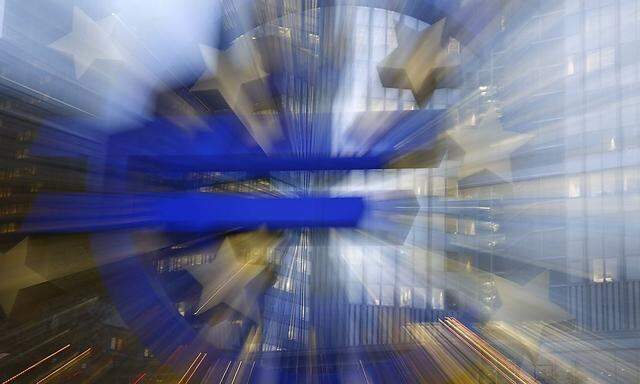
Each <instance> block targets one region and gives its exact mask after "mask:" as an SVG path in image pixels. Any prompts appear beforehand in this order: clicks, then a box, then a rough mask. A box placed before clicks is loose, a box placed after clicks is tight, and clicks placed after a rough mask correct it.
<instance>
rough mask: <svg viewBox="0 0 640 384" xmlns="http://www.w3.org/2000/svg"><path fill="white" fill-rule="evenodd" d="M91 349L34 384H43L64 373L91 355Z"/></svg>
mask: <svg viewBox="0 0 640 384" xmlns="http://www.w3.org/2000/svg"><path fill="white" fill-rule="evenodd" d="M92 349H93V348H91V347H89V348H87V349H86V350H85V351H84V352H82V353H81V354H79V355H78V356H76V357H74V358H72V359H71V360H69V361H67V362H66V363H65V364H63V365H62V366H60V367H58V368H57V369H55V370H54V371H53V372H51V373H50V374H48V375H47V376H45V377H43V378H42V379H40V380H38V382H37V383H36V384H40V383H44V382H45V381H47V380H49V379H50V378H52V377H53V376H55V375H57V374H58V373H60V372H62V371H64V370H65V369H67V368H69V367H71V366H73V365H74V364H76V363H77V362H78V361H80V360H82V359H83V358H85V357H87V356H88V355H89V354H91V350H92Z"/></svg>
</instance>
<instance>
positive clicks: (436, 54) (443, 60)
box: [378, 19, 457, 105]
mask: <svg viewBox="0 0 640 384" xmlns="http://www.w3.org/2000/svg"><path fill="white" fill-rule="evenodd" d="M444 26H445V19H441V20H439V21H438V22H436V23H435V24H433V25H432V26H430V27H428V28H426V29H424V30H423V31H417V30H414V29H412V28H409V27H407V26H406V25H404V24H403V23H400V24H398V26H397V27H396V35H397V37H398V47H397V48H396V49H394V50H393V51H392V52H391V53H390V54H389V55H388V56H387V57H386V58H385V59H384V60H383V61H382V62H381V63H380V64H378V74H379V75H380V80H381V81H382V85H383V86H384V87H387V88H402V89H411V91H412V92H413V96H414V97H415V99H416V101H417V102H418V104H420V105H423V104H424V103H425V102H426V101H427V100H428V99H429V97H431V95H432V94H433V91H435V89H436V86H437V84H438V82H439V81H440V80H441V79H442V78H443V77H444V75H445V74H446V73H447V71H448V70H449V69H450V68H451V67H453V66H455V65H457V62H456V60H455V58H454V56H452V55H450V54H449V53H448V52H447V50H446V49H443V48H442V34H443V32H444Z"/></svg>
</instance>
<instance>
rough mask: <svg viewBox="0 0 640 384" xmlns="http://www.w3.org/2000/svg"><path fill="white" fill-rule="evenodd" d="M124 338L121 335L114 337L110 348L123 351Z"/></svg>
mask: <svg viewBox="0 0 640 384" xmlns="http://www.w3.org/2000/svg"><path fill="white" fill-rule="evenodd" d="M123 343H124V342H123V340H122V339H121V338H119V337H115V336H114V337H112V338H111V342H110V343H109V349H111V350H112V351H122V346H123Z"/></svg>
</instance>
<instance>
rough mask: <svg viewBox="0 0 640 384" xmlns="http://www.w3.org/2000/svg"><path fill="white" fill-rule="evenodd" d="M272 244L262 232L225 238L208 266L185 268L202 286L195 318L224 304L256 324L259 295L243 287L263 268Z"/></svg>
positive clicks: (258, 317)
mask: <svg viewBox="0 0 640 384" xmlns="http://www.w3.org/2000/svg"><path fill="white" fill-rule="evenodd" d="M273 241H274V237H273V236H272V235H269V234H266V232H257V233H253V234H244V235H237V236H234V237H227V238H226V239H225V240H224V241H223V242H222V245H221V246H220V248H219V249H218V252H217V255H216V258H215V259H214V261H213V262H212V263H209V264H205V265H199V266H194V267H190V268H188V269H187V270H188V271H189V273H191V275H192V276H193V277H194V278H195V279H196V280H197V281H198V282H199V283H200V284H201V285H202V294H201V295H200V301H199V303H198V307H197V309H196V311H195V315H200V314H202V313H204V312H206V311H207V310H209V309H211V308H213V307H215V306H217V305H218V304H221V303H225V304H227V305H228V306H229V307H231V308H233V309H235V310H236V311H238V312H240V313H243V314H244V315H246V316H247V317H249V318H251V319H252V320H254V321H255V322H256V323H258V322H259V321H260V311H259V308H258V305H257V299H258V297H259V295H260V293H261V292H257V290H256V289H251V288H250V287H247V285H248V284H249V283H250V282H251V281H253V280H254V279H255V278H256V277H257V276H258V275H259V274H260V273H262V272H263V271H264V270H265V269H266V267H267V265H266V260H265V259H266V254H267V252H268V250H269V249H270V247H271V246H272V245H273ZM250 244H257V245H258V246H253V245H250Z"/></svg>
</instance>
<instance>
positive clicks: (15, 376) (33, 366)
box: [2, 344, 71, 384]
mask: <svg viewBox="0 0 640 384" xmlns="http://www.w3.org/2000/svg"><path fill="white" fill-rule="evenodd" d="M70 346H71V344H67V345H65V346H64V347H62V348H60V349H58V350H57V351H55V352H53V353H52V354H50V355H49V356H47V357H45V358H43V359H42V360H40V361H38V362H37V363H35V364H33V365H32V366H30V367H28V368H25V369H24V370H22V371H21V372H19V373H17V374H15V375H14V376H12V377H10V378H8V379H7V380H5V381H3V382H2V384H7V383H10V382H12V381H13V380H15V379H17V378H18V377H20V376H22V375H24V374H25V373H27V372H29V371H30V370H32V369H33V368H35V367H37V366H38V365H40V364H42V363H44V362H45V361H47V360H49V359H50V358H52V357H53V356H55V355H57V354H58V353H60V352H62V351H64V350H65V349H67V348H69V347H70Z"/></svg>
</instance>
